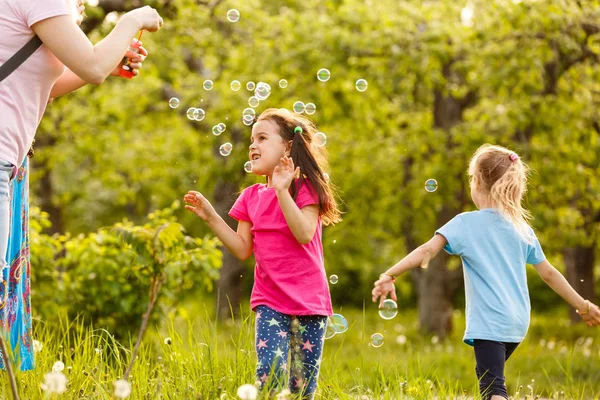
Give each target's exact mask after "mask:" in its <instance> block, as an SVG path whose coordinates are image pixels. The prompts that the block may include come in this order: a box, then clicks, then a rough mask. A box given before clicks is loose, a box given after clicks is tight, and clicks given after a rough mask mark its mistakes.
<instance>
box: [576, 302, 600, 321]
mask: <svg viewBox="0 0 600 400" xmlns="http://www.w3.org/2000/svg"><path fill="white" fill-rule="evenodd" d="M589 306H590V308H589V311H588V312H586V310H582V311H577V313H578V314H579V316H580V317H581V319H582V320H583V321H584V322H585V323H586V324H587V326H590V327H591V326H596V325H600V308H599V307H598V306H597V305H595V304H594V303H592V302H590V303H589ZM584 312H585V314H583V313H584Z"/></svg>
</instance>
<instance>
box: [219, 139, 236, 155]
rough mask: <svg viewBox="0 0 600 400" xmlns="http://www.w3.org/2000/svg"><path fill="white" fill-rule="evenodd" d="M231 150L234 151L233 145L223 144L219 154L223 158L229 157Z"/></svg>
mask: <svg viewBox="0 0 600 400" xmlns="http://www.w3.org/2000/svg"><path fill="white" fill-rule="evenodd" d="M231 150H233V145H232V144H231V143H229V142H227V143H223V144H222V145H221V147H219V153H220V154H221V155H222V156H223V157H227V156H228V155H230V154H231Z"/></svg>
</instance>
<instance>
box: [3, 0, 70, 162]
mask: <svg viewBox="0 0 600 400" xmlns="http://www.w3.org/2000/svg"><path fill="white" fill-rule="evenodd" d="M0 10H2V11H0V65H1V64H4V63H5V62H6V61H7V60H8V59H9V58H10V57H12V56H13V55H14V54H15V53H16V52H17V51H18V50H19V49H20V48H21V47H23V46H24V45H25V44H26V43H27V42H28V41H29V40H30V39H31V38H32V37H33V36H34V35H35V33H34V32H33V30H32V29H31V26H32V25H33V24H35V23H36V22H39V21H42V20H44V19H47V18H50V17H56V16H59V15H69V14H71V8H70V6H69V3H68V0H0ZM63 71H64V66H63V64H62V63H61V62H60V61H59V60H58V59H57V58H56V57H55V56H54V55H53V54H52V53H51V52H50V50H48V49H47V48H46V46H44V45H42V46H41V47H40V48H39V49H38V50H37V51H36V52H35V53H33V54H32V55H31V56H30V57H29V58H28V59H27V60H26V61H25V62H24V63H23V64H21V65H20V66H19V68H17V69H16V70H15V71H14V72H13V73H12V74H11V75H10V76H8V78H6V79H4V80H3V81H2V82H0V159H4V160H6V161H9V162H10V163H12V164H13V165H17V166H20V165H21V163H22V162H23V160H24V159H25V156H26V155H27V152H28V151H29V147H30V146H31V142H32V141H33V136H34V135H35V131H36V129H37V127H38V125H39V123H40V120H41V119H42V116H43V115H44V111H45V110H46V104H47V103H48V96H49V95H50V90H51V89H52V86H53V85H54V82H56V80H57V79H58V77H59V76H60V75H61V74H62V73H63Z"/></svg>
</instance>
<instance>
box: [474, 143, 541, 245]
mask: <svg viewBox="0 0 600 400" xmlns="http://www.w3.org/2000/svg"><path fill="white" fill-rule="evenodd" d="M469 175H470V176H471V177H472V179H475V180H477V182H478V183H479V184H480V186H481V188H482V189H483V191H484V192H485V193H487V194H488V197H489V200H490V201H491V202H492V204H494V206H495V208H497V209H498V210H499V211H500V213H501V214H502V215H503V216H504V217H505V218H506V219H508V220H509V221H510V222H511V223H512V224H513V225H514V227H515V229H516V230H517V232H518V233H519V236H521V237H522V238H523V239H524V240H526V241H527V242H529V241H530V240H531V227H530V226H529V222H528V221H530V220H531V219H532V216H531V213H530V212H529V210H527V209H526V208H525V207H523V205H522V204H521V203H522V201H523V197H524V196H525V193H526V192H527V178H528V176H529V167H527V164H525V163H524V162H523V161H521V159H520V158H519V156H517V154H516V153H514V152H512V151H510V150H508V149H506V148H504V147H501V146H492V145H489V144H486V145H483V146H481V147H480V148H479V149H477V151H476V152H475V154H474V155H473V158H472V159H471V163H470V165H469Z"/></svg>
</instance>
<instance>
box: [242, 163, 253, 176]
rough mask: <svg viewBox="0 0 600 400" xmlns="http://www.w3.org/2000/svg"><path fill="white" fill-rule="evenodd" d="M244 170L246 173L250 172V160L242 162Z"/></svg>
mask: <svg viewBox="0 0 600 400" xmlns="http://www.w3.org/2000/svg"><path fill="white" fill-rule="evenodd" d="M244 171H246V172H247V173H250V172H252V161H246V162H245V163H244Z"/></svg>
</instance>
